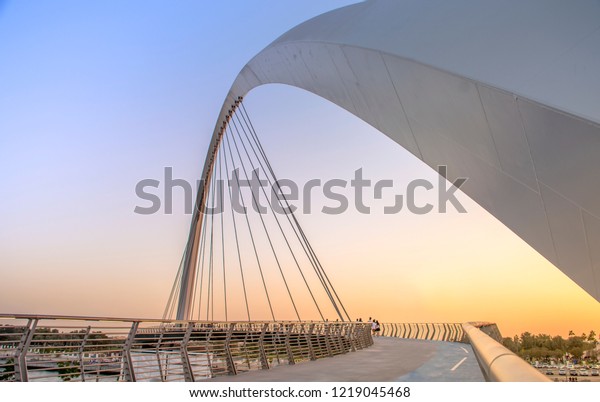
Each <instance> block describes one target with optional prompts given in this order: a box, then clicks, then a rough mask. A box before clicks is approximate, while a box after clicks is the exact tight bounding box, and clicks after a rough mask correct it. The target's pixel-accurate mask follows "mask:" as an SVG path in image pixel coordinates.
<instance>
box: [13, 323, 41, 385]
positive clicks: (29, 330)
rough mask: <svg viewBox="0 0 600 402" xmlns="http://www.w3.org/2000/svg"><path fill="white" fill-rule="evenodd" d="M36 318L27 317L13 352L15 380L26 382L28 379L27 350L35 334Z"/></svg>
mask: <svg viewBox="0 0 600 402" xmlns="http://www.w3.org/2000/svg"><path fill="white" fill-rule="evenodd" d="M37 324H38V320H37V319H29V320H28V321H27V326H26V327H25V331H23V335H21V340H20V342H19V346H18V347H17V351H16V353H15V363H14V365H15V381H20V382H27V381H29V377H28V373H27V359H26V358H27V350H28V349H29V345H30V344H31V340H32V339H33V335H34V334H35V329H36V327H37Z"/></svg>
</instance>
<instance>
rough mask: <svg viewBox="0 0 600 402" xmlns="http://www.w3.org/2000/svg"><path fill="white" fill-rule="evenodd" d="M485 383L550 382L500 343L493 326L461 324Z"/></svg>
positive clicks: (498, 335) (496, 330) (487, 324)
mask: <svg viewBox="0 0 600 402" xmlns="http://www.w3.org/2000/svg"><path fill="white" fill-rule="evenodd" d="M462 326H463V328H464V331H465V335H466V337H467V339H468V341H469V343H470V344H471V347H472V348H473V351H474V352H475V356H476V357H477V362H478V363H479V367H480V368H481V372H482V373H483V376H484V377H485V379H486V381H511V382H514V381H550V379H549V378H548V377H546V376H545V375H544V374H542V373H540V372H539V371H538V370H537V369H535V368H533V367H532V366H531V365H530V364H529V363H527V362H526V361H525V360H523V359H521V358H520V357H519V356H517V355H516V354H514V353H513V352H511V351H510V350H508V349H507V348H506V347H504V346H503V345H502V344H501V343H500V342H499V338H500V332H499V331H498V328H497V327H496V325H495V324H490V323H465V324H462Z"/></svg>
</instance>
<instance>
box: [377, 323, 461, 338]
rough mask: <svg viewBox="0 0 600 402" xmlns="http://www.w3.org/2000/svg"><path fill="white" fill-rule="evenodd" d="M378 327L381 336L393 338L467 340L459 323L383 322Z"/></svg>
mask: <svg viewBox="0 0 600 402" xmlns="http://www.w3.org/2000/svg"><path fill="white" fill-rule="evenodd" d="M380 328H381V331H380V334H381V336H387V337H393V338H403V339H420V340H429V341H444V342H462V343H466V342H467V341H466V339H465V333H464V331H463V327H462V325H461V324H459V323H383V324H380Z"/></svg>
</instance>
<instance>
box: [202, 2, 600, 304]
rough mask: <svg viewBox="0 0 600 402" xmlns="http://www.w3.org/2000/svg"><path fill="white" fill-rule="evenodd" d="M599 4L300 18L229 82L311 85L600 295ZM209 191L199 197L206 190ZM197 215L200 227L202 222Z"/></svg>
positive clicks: (426, 7)
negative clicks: (459, 180)
mask: <svg viewBox="0 0 600 402" xmlns="http://www.w3.org/2000/svg"><path fill="white" fill-rule="evenodd" d="M598 43H600V3H598V2H597V1H584V0H580V1H572V2H564V1H547V0H525V1H524V0H511V1H503V2H498V1H491V0H456V1H451V2H449V1H447V0H430V1H424V0H403V1H398V0H394V1H391V0H387V1H386V0H378V1H376V0H372V1H366V2H363V3H358V4H355V5H352V6H348V7H344V8H341V9H338V10H334V11H332V12H329V13H326V14H323V15H321V16H319V17H316V18H314V19H312V20H309V21H307V22H305V23H303V24H300V25H298V26H297V27H295V28H293V29H292V30H290V31H289V32H287V33H286V34H284V35H282V36H281V37H280V38H278V39H277V40H276V41H275V42H273V43H272V44H271V45H269V46H268V47H267V48H265V49H264V50H263V51H261V52H260V53H259V54H257V55H256V56H255V57H254V58H253V59H252V60H251V61H250V62H249V63H248V64H247V65H246V66H245V67H244V68H243V70H242V71H241V72H240V74H239V76H238V77H237V79H236V80H235V82H234V84H233V85H232V88H231V91H230V92H229V94H228V96H227V98H226V100H225V103H224V106H223V109H222V111H221V114H220V116H219V123H218V124H217V127H216V128H215V134H214V136H213V143H212V145H211V148H210V150H209V157H208V158H207V167H206V169H205V174H206V172H207V171H208V166H209V165H210V163H211V162H210V159H211V158H210V155H211V153H212V152H213V150H214V146H215V140H216V138H217V137H218V133H219V131H220V128H221V126H222V125H223V124H225V123H224V122H225V116H226V115H227V113H228V110H229V109H230V108H231V107H232V105H234V102H235V100H236V99H238V97H241V96H244V95H245V94H246V93H247V92H248V91H250V90H251V89H252V88H255V87H257V86H259V85H263V84H267V83H285V84H289V85H293V86H296V87H299V88H303V89H305V90H308V91H310V92H313V93H315V94H317V95H319V96H321V97H323V98H326V99H328V100H330V101H331V102H333V103H336V104H337V105H339V106H341V107H343V108H344V109H346V110H348V111H350V112H351V113H353V114H355V115H356V116H358V117H360V118H361V119H363V120H364V121H366V122H367V123H369V124H371V125H372V126H374V127H376V128H377V129H379V130H380V131H381V132H383V133H384V134H386V135H387V136H389V137H390V138H392V139H393V140H394V141H396V142H397V143H399V144H400V145H401V146H403V147H404V148H406V149H407V150H409V151H410V152H411V153H413V154H414V155H415V156H417V157H418V158H419V159H421V160H423V161H424V162H425V163H427V164H428V165H429V166H431V167H436V166H437V165H448V166H449V174H450V177H449V179H450V180H454V178H456V177H461V176H463V177H469V180H468V181H467V182H466V184H465V185H464V186H463V187H461V189H462V190H463V191H464V192H465V193H466V194H467V195H469V196H470V197H471V198H472V199H473V200H475V201H476V202H477V203H479V204H480V205H481V206H482V207H483V208H485V209H486V210H487V211H489V212H490V213H491V214H492V215H494V216H495V217H496V218H497V219H499V220H500V221H501V222H502V223H504V224H505V225H506V226H507V227H508V228H510V229H511V230H512V231H514V232H515V233H516V234H517V235H518V236H520V237H521V238H522V239H523V240H525V241H526V242H527V243H528V244H530V245H531V246H532V247H533V248H534V249H536V250H537V251H538V252H539V253H540V254H542V255H543V256H544V257H545V258H547V259H548V260H549V261H550V262H552V263H553V264H554V265H555V266H557V267H558V268H559V269H561V270H562V271H563V272H564V273H565V274H566V275H568V276H569V277H570V278H571V279H572V280H573V281H575V282H576V283H577V284H578V285H579V286H581V287H582V288H583V289H585V290H586V291H587V292H588V293H589V294H590V295H592V296H593V297H594V298H596V300H600V124H599V123H600V107H599V105H600V76H599V75H598V74H597V72H598V71H600V48H599V47H598V45H597V44H598ZM199 198H200V197H199ZM193 227H194V224H193V223H192V231H193Z"/></svg>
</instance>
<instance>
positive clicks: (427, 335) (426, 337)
mask: <svg viewBox="0 0 600 402" xmlns="http://www.w3.org/2000/svg"><path fill="white" fill-rule="evenodd" d="M425 327H426V328H427V332H426V333H425V340H427V341H428V340H429V323H426V324H425Z"/></svg>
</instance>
